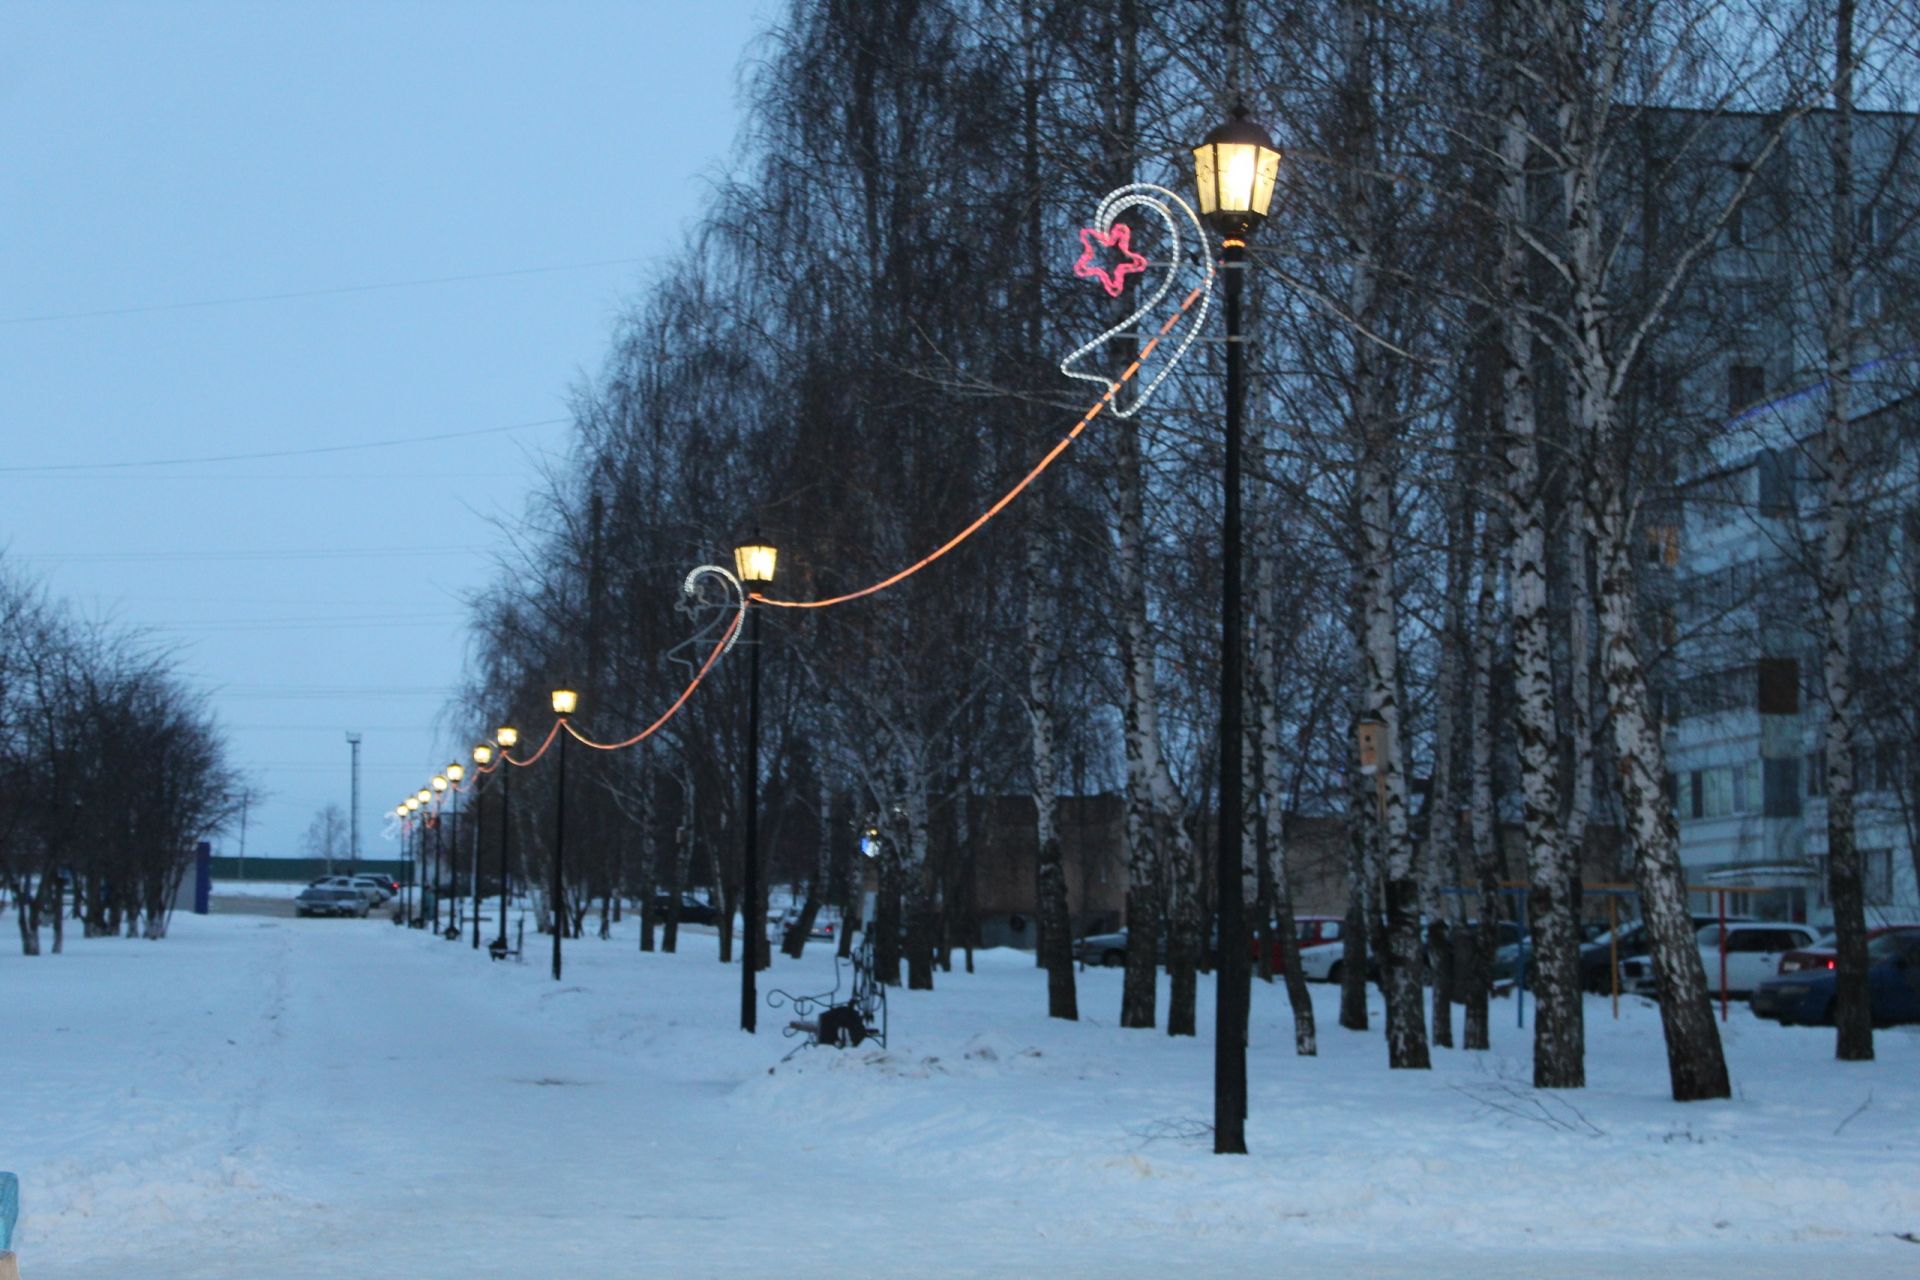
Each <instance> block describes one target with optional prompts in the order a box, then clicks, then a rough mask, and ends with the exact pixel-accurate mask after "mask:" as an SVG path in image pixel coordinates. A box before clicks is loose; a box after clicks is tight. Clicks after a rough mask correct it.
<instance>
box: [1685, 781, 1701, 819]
mask: <svg viewBox="0 0 1920 1280" xmlns="http://www.w3.org/2000/svg"><path fill="white" fill-rule="evenodd" d="M1687 785H1688V787H1690V788H1691V790H1692V796H1691V799H1690V801H1689V804H1688V816H1689V817H1693V818H1698V817H1700V816H1701V814H1702V805H1701V800H1702V798H1703V797H1702V792H1701V782H1700V770H1698V769H1695V770H1694V771H1693V772H1692V773H1690V774H1688V775H1687Z"/></svg>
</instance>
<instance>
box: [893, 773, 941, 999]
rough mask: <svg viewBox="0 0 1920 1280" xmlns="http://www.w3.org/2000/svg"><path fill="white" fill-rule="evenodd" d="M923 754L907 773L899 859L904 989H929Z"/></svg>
mask: <svg viewBox="0 0 1920 1280" xmlns="http://www.w3.org/2000/svg"><path fill="white" fill-rule="evenodd" d="M924 759H925V756H924V754H922V753H918V752H916V753H915V754H914V756H913V760H914V763H913V765H912V766H911V767H910V768H909V770H908V772H907V851H906V856H905V857H904V858H902V859H901V864H900V872H901V881H902V883H901V886H900V888H901V895H902V898H903V899H904V906H905V908H906V913H907V990H909V991H931V990H933V934H934V929H935V928H936V921H935V920H934V904H933V895H932V892H931V889H930V886H929V884H928V871H929V858H928V855H929V852H930V851H931V848H932V843H933V822H932V812H931V806H930V805H929V803H928V796H927V774H926V770H925V769H924V768H922V767H920V762H921V761H923V760H924Z"/></svg>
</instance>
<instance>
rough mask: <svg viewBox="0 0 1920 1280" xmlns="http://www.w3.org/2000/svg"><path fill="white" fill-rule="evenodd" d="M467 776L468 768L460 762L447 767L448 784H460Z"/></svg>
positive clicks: (456, 761)
mask: <svg viewBox="0 0 1920 1280" xmlns="http://www.w3.org/2000/svg"><path fill="white" fill-rule="evenodd" d="M466 776H467V766H465V765H463V764H461V763H460V762H459V761H458V760H455V761H454V762H453V763H452V764H449V765H448V766H447V781H448V782H458V781H460V779H462V778H464V777H466Z"/></svg>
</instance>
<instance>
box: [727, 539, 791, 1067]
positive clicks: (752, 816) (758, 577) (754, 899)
mask: <svg viewBox="0 0 1920 1280" xmlns="http://www.w3.org/2000/svg"><path fill="white" fill-rule="evenodd" d="M779 558H780V553H779V551H777V550H776V549H774V548H773V547H770V546H768V545H766V544H765V543H762V542H751V543H746V544H744V545H741V546H738V547H735V548H734V549H733V567H734V569H735V571H736V572H738V573H739V575H740V583H741V586H742V587H743V588H744V589H745V590H746V591H747V592H748V593H749V596H748V603H747V614H748V625H749V626H750V627H751V629H752V630H751V634H749V635H748V637H747V650H748V655H749V656H748V661H747V668H748V670H749V671H750V672H751V674H750V675H749V676H748V677H747V769H746V778H745V783H744V787H743V790H744V804H745V808H746V828H747V831H746V839H747V847H746V851H745V857H744V859H743V862H744V864H745V868H744V874H743V875H742V876H741V881H742V885H741V890H742V894H743V901H742V903H741V907H740V918H741V921H742V922H743V924H744V926H745V927H744V928H743V929H742V930H741V933H742V934H743V935H744V938H743V939H742V943H741V947H740V953H741V954H740V1029H741V1030H742V1031H745V1032H749V1033H751V1032H752V1031H753V1030H754V1023H755V1014H756V1012H757V1010H756V1006H757V1005H758V1004H759V999H758V995H757V992H756V991H755V985H754V984H755V977H756V971H757V967H758V965H759V963H760V945H761V943H762V942H763V941H764V940H765V938H766V932H767V923H766V920H765V919H764V918H758V917H759V910H760V610H759V609H757V608H755V607H754V606H753V603H752V595H751V593H753V592H755V591H758V590H759V589H760V588H762V587H766V586H771V585H772V583H773V570H774V565H775V564H776V563H777V562H778V561H779Z"/></svg>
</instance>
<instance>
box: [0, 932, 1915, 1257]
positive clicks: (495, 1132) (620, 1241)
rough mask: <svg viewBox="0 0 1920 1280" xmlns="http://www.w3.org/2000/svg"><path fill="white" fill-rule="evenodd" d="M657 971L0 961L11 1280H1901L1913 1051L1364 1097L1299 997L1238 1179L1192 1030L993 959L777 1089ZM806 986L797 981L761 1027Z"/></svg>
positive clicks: (302, 935)
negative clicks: (883, 1279)
mask: <svg viewBox="0 0 1920 1280" xmlns="http://www.w3.org/2000/svg"><path fill="white" fill-rule="evenodd" d="M685 942H686V946H685V949H684V950H683V952H682V954H680V955H679V956H664V955H658V954H654V955H640V954H637V953H636V951H635V950H634V949H633V938H632V935H631V933H630V932H628V933H626V934H625V936H624V940H622V939H619V938H616V940H614V941H611V942H606V943H602V942H598V941H596V940H593V939H588V940H584V941H582V942H580V943H577V944H574V945H573V946H572V948H571V952H570V958H569V968H568V980H567V981H566V982H565V983H562V984H559V985H557V986H556V984H554V983H552V982H551V981H549V980H548V979H547V977H546V974H545V969H544V953H542V955H541V956H540V957H538V958H536V957H533V956H530V957H529V960H530V963H528V964H526V965H513V964H505V965H494V964H490V963H488V962H487V961H486V959H485V958H484V957H483V956H476V955H475V954H474V953H473V952H472V951H470V950H469V949H468V947H467V945H466V944H465V943H464V942H462V943H459V944H449V943H446V942H442V941H439V940H437V939H433V938H429V937H425V936H423V935H421V934H418V933H411V932H403V931H401V930H398V929H394V928H393V927H391V926H390V925H387V924H385V923H383V922H381V921H379V920H378V919H375V920H371V921H364V922H363V921H326V920H319V921H305V920H271V921H270V920H263V919H257V918H248V917H243V916H214V917H210V918H205V919H199V918H193V917H180V918H179V919H178V920H177V922H176V930H175V936H174V937H173V938H170V939H169V940H167V941H166V942H164V943H161V944H157V945H156V944H144V943H136V942H126V941H115V940H109V941H93V942H87V941H84V940H82V941H77V942H75V941H70V943H69V951H70V954H68V955H66V956H62V957H57V958H56V957H43V958H41V959H39V960H36V961H27V960H24V959H23V958H21V957H19V956H17V955H12V956H0V1167H5V1168H14V1169H16V1170H17V1171H19V1172H20V1173H21V1175H22V1180H23V1193H24V1194H23V1201H24V1203H23V1208H24V1210H25V1216H24V1217H23V1220H22V1224H21V1232H20V1237H19V1240H18V1247H19V1248H20V1249H21V1251H22V1257H23V1264H24V1267H25V1274H26V1276H27V1277H28V1280H52V1278H54V1277H72V1278H75V1280H87V1278H92V1277H102V1278H104V1277H125V1276H133V1275H139V1276H142V1277H157V1276H179V1277H189V1276H190V1277H269V1276H272V1277H280V1276H286V1277H307V1276H315V1277H318V1276H329V1277H336V1276H342V1275H356V1276H393V1277H442V1276H444V1277H449V1278H452V1277H461V1278H462V1280H465V1278H467V1277H474V1276H539V1277H572V1276H582V1277H586V1276H629V1275H642V1274H651V1275H666V1276H735V1275H749V1274H758V1275H765V1274H781V1275H796V1276H814V1275H819V1276H827V1275H833V1276H843V1275H847V1274H850V1273H851V1274H861V1273H867V1274H873V1275H879V1276H888V1277H891V1276H904V1275H927V1276H995V1277H1000V1276H1008V1275H1016V1274H1019V1275H1025V1274H1054V1275H1061V1276H1080V1275H1088V1276H1101V1277H1130V1276H1164V1275H1166V1274H1168V1273H1169V1272H1171V1271H1175V1270H1180V1271H1185V1272H1189V1273H1192V1274H1194V1275H1196V1276H1198V1275H1206V1276H1241V1275H1246V1276H1255V1275H1259V1276H1266V1275H1273V1274H1302V1275H1315V1276H1346V1275H1356V1276H1358V1275H1364V1276H1376V1275H1378V1276H1391V1275H1421V1276H1436V1275H1451V1274H1465V1273H1468V1272H1472V1273H1473V1274H1475V1275H1477V1276H1486V1277H1515V1278H1517V1277H1523V1276H1525V1277H1534V1276H1561V1275H1567V1276H1575V1275H1590V1276H1637V1275H1647V1274H1658V1275H1662V1276H1695V1275H1697V1276H1719V1275H1738V1276H1741V1277H1743V1278H1747V1280H1751V1278H1755V1277H1775V1276H1778V1277H1787V1276H1794V1277H1802V1276H1810V1275H1824V1274H1839V1273H1840V1271H1841V1270H1842V1269H1844V1270H1845V1271H1846V1273H1847V1274H1849V1275H1850V1276H1879V1275H1885V1276H1911V1275H1913V1274H1916V1272H1917V1271H1920V1246H1915V1245H1912V1244H1908V1243H1905V1242H1902V1241H1901V1240H1899V1239H1898V1234H1899V1233H1900V1232H1902V1231H1914V1230H1920V1178H1917V1177H1916V1175H1915V1172H1914V1171H1915V1169H1916V1168H1920V1161H1916V1160H1915V1159H1914V1147H1915V1143H1914V1135H1915V1133H1916V1132H1917V1131H1920V1079H1917V1078H1916V1077H1917V1076H1920V1071H1917V1070H1916V1069H1917V1068H1920V1037H1916V1036H1915V1035H1914V1034H1912V1033H1911V1032H1895V1033H1888V1034H1883V1035H1882V1037H1881V1060H1880V1061H1879V1062H1877V1063H1874V1064H1869V1065H1865V1066H1851V1067H1845V1068H1842V1067H1838V1066H1836V1065H1835V1064H1832V1063H1831V1062H1829V1061H1827V1060H1826V1057H1827V1055H1828V1054H1830V1051H1831V1050H1830V1037H1828V1036H1823V1035H1822V1034H1821V1033H1818V1032H1797V1031H1783V1030H1781V1029H1778V1028H1774V1027H1770V1026H1762V1025H1757V1024H1754V1023H1752V1022H1751V1020H1746V1021H1744V1022H1743V1021H1742V1020H1741V1019H1740V1018H1736V1021H1735V1022H1734V1023H1733V1024H1732V1026H1731V1028H1730V1030H1729V1052H1730V1056H1731V1058H1732V1060H1733V1063H1734V1068H1735V1072H1736V1076H1737V1077H1738V1079H1739V1092H1740V1094H1741V1096H1740V1097H1739V1098H1737V1099H1736V1100H1734V1101H1733V1102H1730V1103H1725V1104H1714V1105H1711V1106H1695V1107H1690V1108H1682V1107H1676V1106H1674V1105H1673V1104H1671V1103H1668V1102H1665V1101H1664V1097H1663V1092H1664V1067H1663V1065H1662V1063H1661V1060H1660V1057H1659V1050H1658V1025H1657V1020H1656V1019H1654V1018H1653V1017H1652V1016H1650V1014H1649V1013H1648V1011H1646V1010H1643V1009H1638V1008H1636V1009H1633V1010H1630V1011H1629V1014H1630V1016H1629V1017H1628V1018H1626V1019H1625V1020H1623V1021H1622V1022H1621V1023H1620V1024H1618V1025H1617V1026H1616V1025H1614V1024H1612V1023H1611V1022H1609V1021H1608V1020H1606V1019H1605V1017H1604V1009H1605V1006H1604V1003H1600V1002H1596V1003H1595V1004H1594V1005H1593V1006H1591V1008H1590V1015H1589V1016H1590V1027H1591V1039H1592V1048H1591V1053H1590V1075H1591V1077H1592V1080H1593V1087H1592V1088H1590V1089H1589V1090H1587V1091H1585V1092H1584V1093H1580V1094H1572V1095H1566V1097H1565V1099H1564V1100H1562V1099H1557V1098H1554V1097H1551V1096H1543V1095H1534V1094H1532V1093H1531V1091H1528V1090H1525V1089H1522V1088H1516V1087H1514V1086H1513V1085H1512V1084H1511V1080H1512V1079H1513V1078H1514V1077H1515V1076H1516V1075H1517V1076H1518V1078H1520V1079H1524V1076H1525V1067H1524V1049H1525V1041H1524V1038H1522V1037H1521V1036H1519V1035H1518V1034H1517V1033H1515V1032H1514V1031H1513V1030H1512V1027H1511V1022H1510V1018H1511V1009H1510V1007H1509V1008H1505V1009H1503V1010H1502V1013H1503V1014H1504V1017H1503V1019H1502V1027H1503V1042H1502V1043H1501V1044H1499V1045H1497V1046H1496V1053H1495V1054H1493V1055H1464V1054H1458V1053H1444V1052H1441V1053H1437V1054H1436V1059H1437V1067H1436V1070H1435V1071H1434V1072H1432V1073H1420V1074H1416V1073H1389V1072H1387V1071H1386V1070H1385V1068H1384V1063H1383V1058H1384V1051H1383V1050H1382V1049H1381V1047H1380V1043H1379V1037H1378V1034H1377V1033H1375V1034H1373V1035H1370V1036H1358V1035H1352V1034H1349V1033H1342V1032H1339V1031H1337V1030H1335V1029H1332V1028H1331V1025H1330V1024H1331V1022H1332V1017H1331V1015H1332V1012H1333V1009H1332V1005H1331V1001H1330V999H1329V1000H1328V1002H1327V1005H1326V1008H1325V1015H1326V1024H1327V1026H1326V1029H1323V1031H1322V1039H1323V1042H1324V1047H1323V1056H1322V1057H1321V1058H1320V1059H1319V1060H1317V1061H1314V1062H1299V1061H1296V1060H1295V1059H1294V1058H1293V1057H1292V1054H1291V1051H1290V1038H1289V1034H1288V1032H1287V1022H1286V1012H1285V1001H1284V997H1283V995H1282V993H1280V992H1278V991H1277V990H1276V991H1268V990H1265V989H1262V990H1261V991H1259V992H1257V993H1256V998H1257V1000H1258V1001H1259V1004H1258V1006H1257V1009H1256V1026H1255V1034H1256V1049H1255V1051H1254V1059H1253V1075H1254V1092H1253V1099H1252V1108H1251V1110H1252V1115H1251V1119H1250V1126H1249V1138H1250V1142H1251V1144H1252V1146H1253V1148H1254V1153H1255V1154H1254V1155H1253V1156H1252V1157H1250V1158H1247V1159H1221V1158H1216V1157H1213V1156H1211V1155H1210V1154H1208V1146H1207V1141H1206V1139H1205V1137H1204V1135H1203V1134H1200V1133H1199V1132H1198V1122H1199V1121H1200V1120H1201V1119H1202V1118H1204V1117H1205V1116H1206V1115H1207V1114H1208V1110H1209V1104H1208V1094H1207V1088H1208V1082H1209V1078H1210V1077H1209V1074H1208V1069H1207V1064H1208V1062H1209V1060H1210V1052H1211V1046H1210V1042H1209V1040H1208V1039H1207V1033H1208V1028H1207V1026H1206V1025H1205V1022H1204V1020H1203V1025H1202V1028H1201V1031H1202V1035H1201V1038H1199V1039H1198V1040H1184V1041H1172V1040H1169V1039H1168V1038H1167V1037H1165V1036H1163V1035H1159V1034H1143V1033H1138V1032H1120V1031H1118V1030H1116V1029H1114V1028H1113V1027H1112V1026H1110V1025H1107V1024H1108V1023H1109V1022H1110V1013H1111V1009H1112V1008H1113V1007H1114V1006H1116V1005H1117V999H1118V989H1117V983H1118V975H1117V974H1113V973H1106V972H1091V973H1087V974H1083V975H1082V987H1083V1007H1084V1008H1086V1009H1087V1010H1088V1011H1089V1013H1090V1014H1091V1018H1090V1020H1089V1022H1087V1023H1083V1024H1081V1025H1079V1026H1067V1025H1064V1024H1058V1023H1051V1022H1049V1021H1048V1020H1047V1019H1046V1018H1044V1017H1043V1016H1039V1012H1040V1007H1041V1006H1042V1004H1043V1003H1044V994H1043V986H1042V984H1041V983H1040V981H1039V979H1038V977H1037V975H1036V974H1035V972H1034V970H1033V969H1032V968H1031V960H1030V958H1027V957H1022V956H1016V955H1010V954H1004V953H1002V954H988V955H983V956H982V957H981V971H980V972H979V973H978V974H976V975H972V976H968V975H964V974H958V973H956V974H953V975H941V976H940V979H939V982H940V990H938V991H936V992H934V993H932V994H931V995H927V994H915V995H912V996H904V995H903V996H902V997H900V998H899V999H898V1000H896V1004H895V1036H894V1043H893V1046H892V1048H891V1049H890V1050H888V1051H885V1052H882V1051H879V1050H877V1049H875V1050H872V1051H866V1050H862V1051H857V1052H854V1053H849V1054H835V1053H830V1052H824V1051H823V1052H815V1053H808V1054H803V1055H801V1056H800V1057H799V1058H796V1059H795V1060H794V1061H793V1062H792V1063H790V1064H786V1065H778V1059H779V1057H780V1055H781V1053H782V1052H784V1050H785V1049H786V1047H787V1044H786V1042H784V1041H782V1040H781V1039H780V1037H779V1035H778V1034H777V1031H778V1027H779V1026H780V1025H781V1022H782V1021H783V1017H782V1015H780V1014H778V1013H773V1012H769V1013H767V1014H766V1015H765V1016H764V1018H763V1022H762V1032H763V1033H762V1034H761V1035H760V1036H758V1037H753V1038H749V1037H747V1036H744V1035H742V1034H741V1033H740V1032H739V1031H738V1030H736V1029H734V1028H733V1027H732V1026H731V1023H732V1020H733V1015H734V1011H735V1010H736V1009H737V995H736V994H735V992H736V991H737V986H736V985H735V984H736V982H737V971H735V970H722V969H721V968H720V967H719V966H718V965H717V964H716V963H714V960H713V939H712V937H711V936H710V935H705V936H702V935H697V934H696V935H694V936H692V937H690V938H688V939H686V940H685ZM532 945H533V944H532V943H531V942H530V944H529V947H530V950H531V949H532ZM830 982H831V977H830V966H829V964H828V962H827V959H826V957H825V956H824V955H823V954H815V955H813V956H810V957H809V959H808V960H807V961H805V962H802V963H801V964H799V965H794V964H792V963H791V962H787V961H785V960H782V961H781V963H780V964H779V966H778V967H776V969H775V970H774V971H773V973H772V974H771V975H769V977H768V978H767V979H766V980H764V981H763V988H762V989H763V990H765V989H766V987H767V986H769V985H787V986H792V987H793V988H795V989H797V990H813V989H820V988H824V987H825V986H827V985H829V984H830ZM1204 993H1205V990H1204V987H1203V994H1204ZM1317 994H1318V995H1320V996H1323V997H1331V995H1332V993H1331V992H1328V991H1321V992H1318V993H1317ZM770 1068H771V1070H770ZM1869 1095H1870V1096H1871V1101H1870V1103H1868V1106H1867V1110H1866V1111H1864V1112H1862V1113H1861V1114H1860V1115H1859V1116H1858V1117H1857V1118H1855V1119H1852V1120H1848V1118H1847V1117H1848V1114H1849V1113H1850V1112H1852V1111H1854V1109H1855V1108H1857V1107H1858V1106H1860V1104H1861V1103H1862V1102H1863V1101H1865V1100H1866V1099H1867V1098H1868V1096H1869ZM1535 1098H1540V1099H1541V1100H1542V1103H1543V1109H1542V1110H1540V1111H1539V1112H1538V1114H1535V1115H1531V1116H1530V1115H1528V1114H1527V1113H1528V1112H1529V1111H1530V1110H1531V1109H1532V1108H1533V1107H1534V1105H1535V1104H1534V1101H1533V1100H1534V1099H1535ZM1507 1108H1512V1110H1508V1109H1507ZM1575 1108H1577V1111H1576V1110H1575ZM1837 1126H1838V1127H1839V1128H1840V1133H1838V1134H1836V1133H1835V1132H1834V1130H1835V1129H1836V1127H1837Z"/></svg>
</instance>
